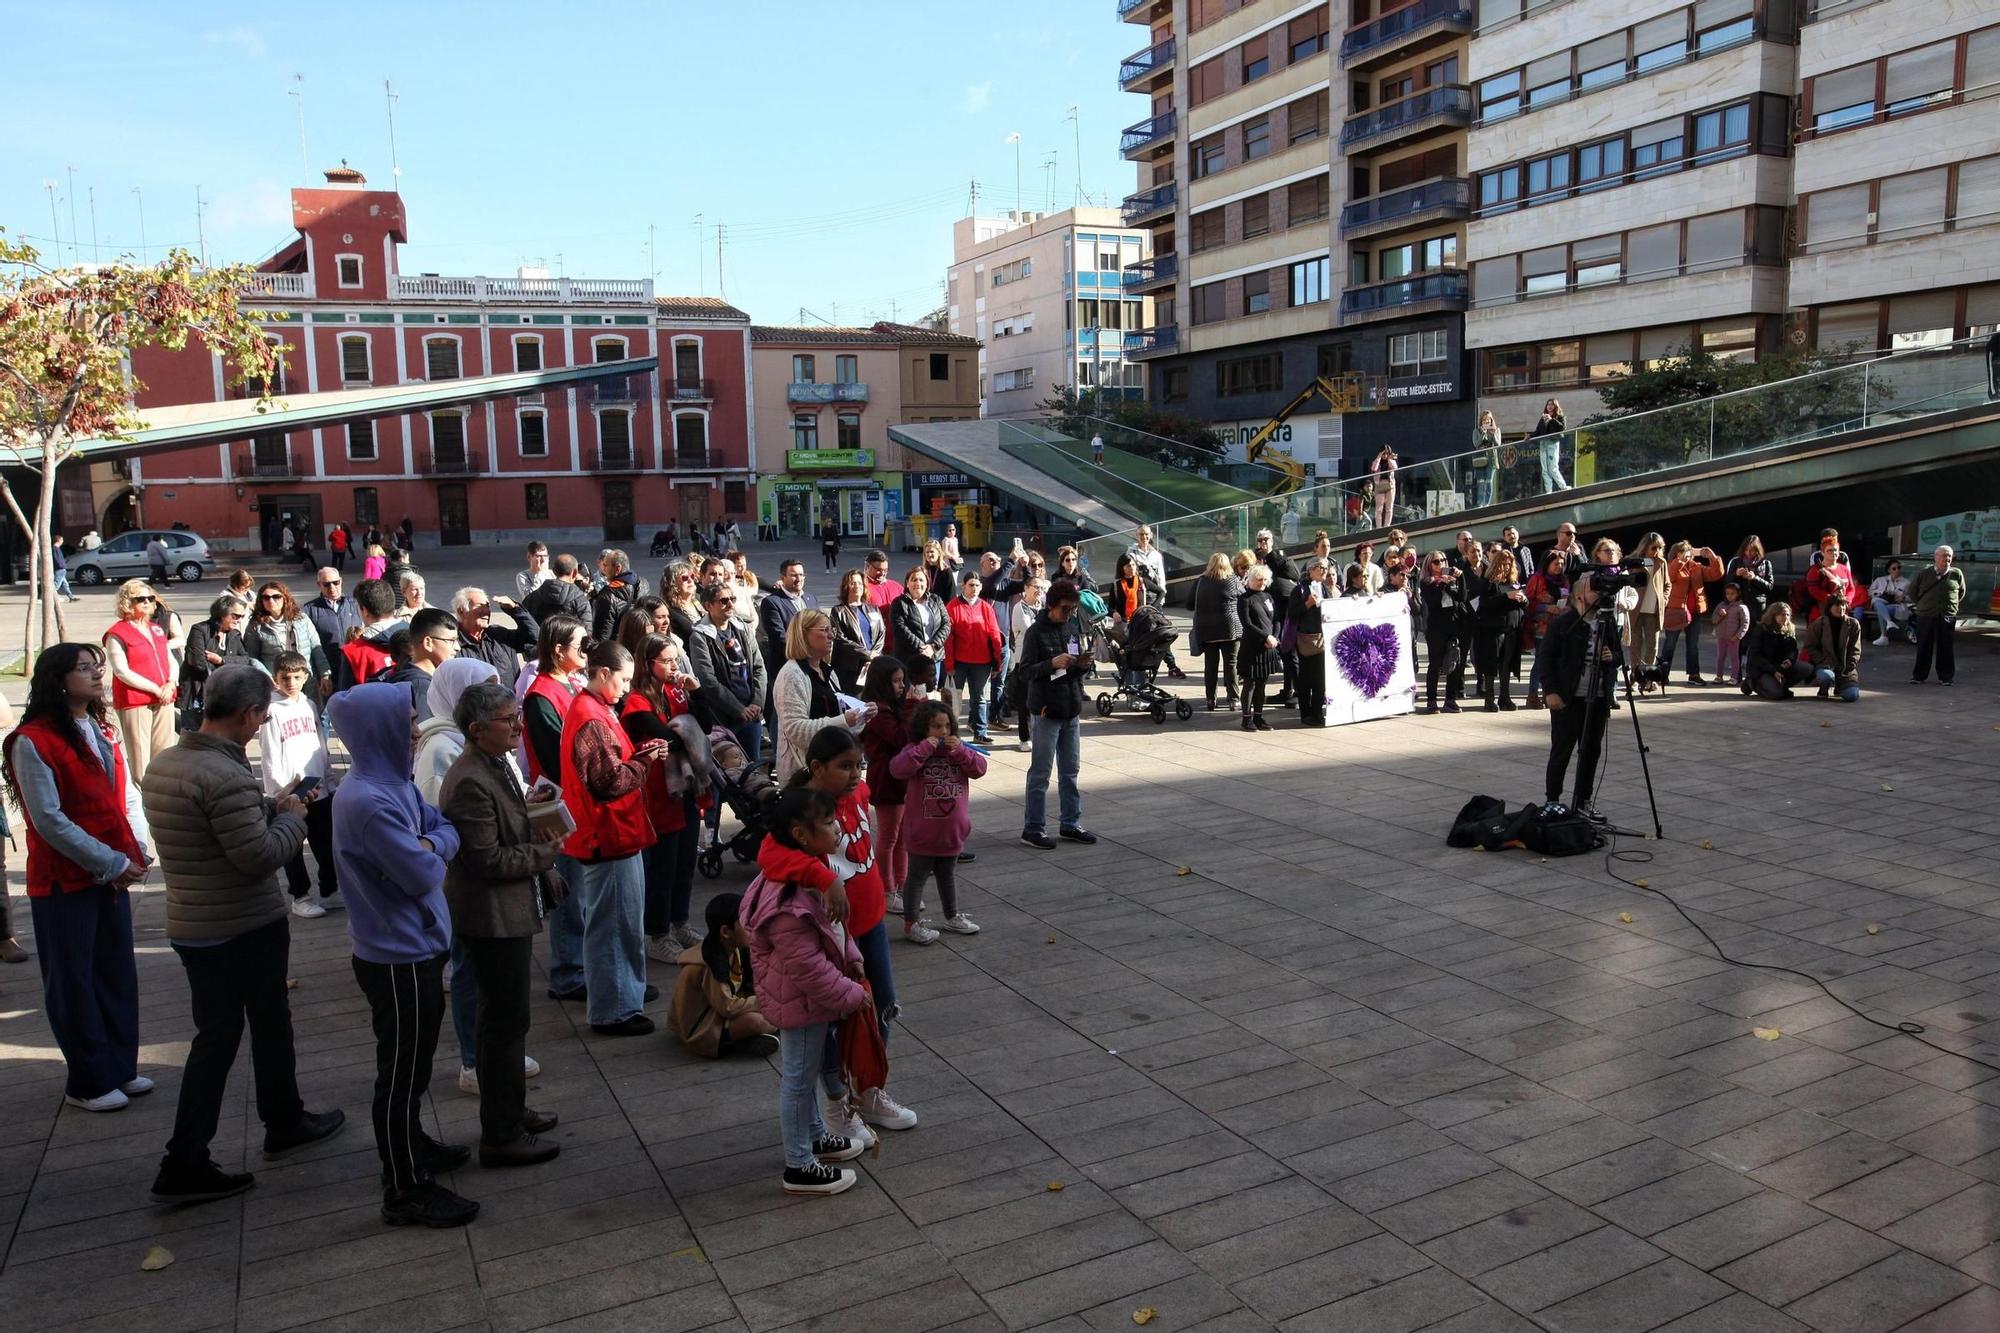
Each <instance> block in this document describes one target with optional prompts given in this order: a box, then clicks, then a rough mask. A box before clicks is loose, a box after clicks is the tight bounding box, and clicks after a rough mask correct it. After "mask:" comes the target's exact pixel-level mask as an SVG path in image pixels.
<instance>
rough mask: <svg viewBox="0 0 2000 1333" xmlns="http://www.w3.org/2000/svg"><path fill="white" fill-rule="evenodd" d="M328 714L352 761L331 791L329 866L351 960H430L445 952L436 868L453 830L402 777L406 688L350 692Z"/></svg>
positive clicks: (449, 852)
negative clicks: (342, 902)
mask: <svg viewBox="0 0 2000 1333" xmlns="http://www.w3.org/2000/svg"><path fill="white" fill-rule="evenodd" d="M326 714H327V720H328V721H329V722H331V723H332V724H333V729H334V731H335V732H336V733H337V734H338V735H339V736H340V739H341V740H342V741H343V742H344V743H345V744H346V746H347V752H348V753H349V754H350V755H352V756H353V758H354V764H353V767H352V768H351V769H350V770H349V771H348V775H347V777H346V779H345V780H344V781H343V782H342V783H341V784H340V787H339V789H338V790H337V791H335V792H334V794H333V845H334V860H335V862H336V863H337V864H338V866H339V869H340V890H341V897H343V898H345V899H346V900H347V929H348V933H349V935H351V936H352V937H353V940H354V956H355V957H356V958H359V959H361V960H362V961H363V962H367V963H420V962H423V961H425V960H427V959H431V958H435V957H437V956H438V955H439V954H441V953H443V952H445V951H446V950H447V949H449V948H451V909H450V908H449V907H447V906H446V905H445V900H444V870H445V862H447V861H449V860H451V858H452V857H454V856H456V855H457V854H458V833H457V832H456V831H455V830H454V829H453V828H452V826H451V825H450V824H448V823H446V822H445V821H444V817H443V816H441V815H439V814H438V812H437V811H436V810H434V809H432V808H431V807H430V806H428V805H426V804H425V803H424V799H423V797H421V796H419V795H418V794H417V784H416V783H415V782H414V781H412V780H411V777H410V772H411V761H412V754H411V747H410V738H411V737H412V736H413V735H414V734H415V732H416V723H415V721H414V719H413V716H412V705H411V703H410V687H409V686H407V685H386V684H376V685H357V686H355V687H354V688H353V689H350V690H343V691H342V692H341V693H339V694H336V695H335V696H333V698H331V699H329V700H328V701H327V706H326ZM419 838H427V839H429V840H430V844H431V848H432V850H430V851H425V850H424V848H423V845H422V843H420V842H418V839H419Z"/></svg>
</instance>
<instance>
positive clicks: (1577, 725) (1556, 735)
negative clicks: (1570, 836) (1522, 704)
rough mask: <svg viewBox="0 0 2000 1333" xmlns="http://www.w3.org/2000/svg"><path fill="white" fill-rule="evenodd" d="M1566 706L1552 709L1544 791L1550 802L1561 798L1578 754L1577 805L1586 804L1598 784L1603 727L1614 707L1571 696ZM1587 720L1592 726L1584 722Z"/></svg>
mask: <svg viewBox="0 0 2000 1333" xmlns="http://www.w3.org/2000/svg"><path fill="white" fill-rule="evenodd" d="M1563 705H1564V706H1563V707H1561V708H1552V709H1550V710H1549V771H1548V775H1547V777H1546V779H1545V780H1544V781H1543V784H1542V794H1543V795H1544V796H1546V797H1547V798H1548V799H1549V800H1550V801H1551V802H1556V801H1560V800H1562V798H1563V784H1564V782H1565V780H1566V779H1567V778H1568V777H1569V761H1570V756H1571V755H1572V754H1575V755H1576V759H1577V762H1578V763H1579V764H1581V765H1582V767H1581V768H1579V769H1578V770H1577V775H1576V804H1578V805H1583V804H1585V803H1587V802H1588V801H1589V800H1590V798H1591V796H1592V794H1593V793H1594V791H1595V789H1596V786H1597V764H1598V760H1599V758H1600V757H1602V755H1603V754H1604V729H1605V727H1607V726H1608V725H1610V721H1611V710H1610V709H1609V708H1606V707H1605V706H1604V705H1603V704H1597V705H1595V706H1594V707H1591V706H1586V705H1584V704H1580V703H1577V702H1575V701H1574V700H1568V699H1566V700H1564V701H1563ZM1593 714H1594V715H1595V716H1594V717H1593ZM1586 721H1589V722H1590V725H1589V726H1585V725H1584V724H1585V722H1586ZM1579 750H1581V753H1578V751H1579Z"/></svg>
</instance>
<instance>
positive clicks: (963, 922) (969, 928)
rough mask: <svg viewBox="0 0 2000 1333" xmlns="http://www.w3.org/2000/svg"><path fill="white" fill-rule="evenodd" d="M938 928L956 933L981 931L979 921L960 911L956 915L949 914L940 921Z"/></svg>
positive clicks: (969, 933)
mask: <svg viewBox="0 0 2000 1333" xmlns="http://www.w3.org/2000/svg"><path fill="white" fill-rule="evenodd" d="M938 928H939V929H941V930H948V931H950V932H951V933H952V934H954V935H977V934H978V933H979V923H978V922H977V921H974V920H973V919H972V918H971V917H969V916H967V915H966V914H965V913H963V912H960V913H958V914H957V915H956V916H948V917H946V918H945V919H944V920H942V921H940V922H938Z"/></svg>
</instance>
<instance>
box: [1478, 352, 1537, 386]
mask: <svg viewBox="0 0 2000 1333" xmlns="http://www.w3.org/2000/svg"><path fill="white" fill-rule="evenodd" d="M1533 358H1534V353H1533V349H1532V348H1527V347H1496V348H1494V349H1492V350H1491V351H1489V352H1487V353H1486V387H1487V388H1488V389H1489V390H1494V391H1503V390H1507V389H1525V388H1527V387H1528V385H1529V383H1530V382H1531V372H1530V365H1531V362H1532V361H1533Z"/></svg>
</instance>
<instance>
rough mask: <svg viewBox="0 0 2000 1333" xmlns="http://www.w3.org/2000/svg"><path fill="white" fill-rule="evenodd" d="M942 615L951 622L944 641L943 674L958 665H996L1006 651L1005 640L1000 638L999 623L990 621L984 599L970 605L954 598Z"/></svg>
mask: <svg viewBox="0 0 2000 1333" xmlns="http://www.w3.org/2000/svg"><path fill="white" fill-rule="evenodd" d="M944 614H945V619H946V620H949V621H950V622H951V636H950V637H949V638H947V639H946V640H945V641H944V668H945V670H946V671H950V670H951V669H952V668H953V667H959V666H994V665H997V664H998V663H999V661H1000V658H1001V655H1002V654H1003V653H1005V652H1006V640H1004V639H1002V638H1001V637H1000V622H999V621H998V620H997V619H995V618H994V615H993V603H991V602H989V601H987V600H986V599H985V598H984V597H980V598H976V599H975V600H973V601H970V602H968V601H966V600H965V598H963V597H954V598H952V599H951V600H950V601H949V602H946V603H945V606H944Z"/></svg>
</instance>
